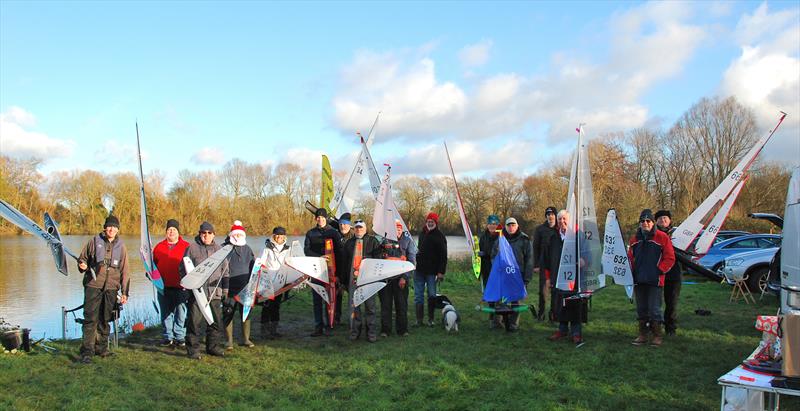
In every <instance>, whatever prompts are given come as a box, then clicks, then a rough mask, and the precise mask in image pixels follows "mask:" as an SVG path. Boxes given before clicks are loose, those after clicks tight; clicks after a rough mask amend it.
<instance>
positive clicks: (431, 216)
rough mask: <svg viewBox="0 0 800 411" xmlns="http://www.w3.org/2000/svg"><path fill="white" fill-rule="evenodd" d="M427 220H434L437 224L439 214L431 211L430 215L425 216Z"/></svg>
mask: <svg viewBox="0 0 800 411" xmlns="http://www.w3.org/2000/svg"><path fill="white" fill-rule="evenodd" d="M425 220H433V221H434V222H435V223H436V224H439V214H436V213H434V212H433V211H431V212H430V213H428V216H427V217H425Z"/></svg>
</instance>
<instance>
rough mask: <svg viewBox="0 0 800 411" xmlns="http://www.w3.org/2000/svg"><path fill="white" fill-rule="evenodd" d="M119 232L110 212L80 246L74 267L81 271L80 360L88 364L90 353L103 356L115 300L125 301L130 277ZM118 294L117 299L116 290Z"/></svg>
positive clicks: (106, 354) (123, 302)
mask: <svg viewBox="0 0 800 411" xmlns="http://www.w3.org/2000/svg"><path fill="white" fill-rule="evenodd" d="M117 234H119V219H117V217H115V216H113V215H110V216H108V218H106V221H105V223H104V224H103V231H102V232H101V233H100V234H97V235H95V236H94V237H92V238H91V239H89V242H87V243H86V245H85V246H84V247H83V250H81V254H80V256H79V257H78V270H79V271H80V272H82V273H84V275H83V287H84V288H83V319H84V321H83V343H82V344H81V351H80V354H81V362H82V363H84V364H89V363H91V362H92V356H93V355H98V356H100V357H107V356H109V355H111V352H109V351H108V334H109V332H110V330H111V327H110V326H109V325H108V323H109V322H111V321H113V320H114V309H115V308H116V304H117V301H119V303H120V304H125V303H126V302H128V291H129V289H130V277H129V276H128V251H127V250H126V249H125V244H123V243H122V239H121V238H119V236H118V235H117ZM120 290H121V291H122V295H121V296H119V299H117V293H118V292H120Z"/></svg>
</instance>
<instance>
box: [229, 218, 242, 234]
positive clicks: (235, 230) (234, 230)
mask: <svg viewBox="0 0 800 411" xmlns="http://www.w3.org/2000/svg"><path fill="white" fill-rule="evenodd" d="M236 234H241V235H243V236H247V233H245V232H244V227H243V226H242V222H241V221H239V220H236V221H234V222H233V225H232V226H231V232H230V233H229V234H228V235H229V236H231V237H233V236H234V235H236Z"/></svg>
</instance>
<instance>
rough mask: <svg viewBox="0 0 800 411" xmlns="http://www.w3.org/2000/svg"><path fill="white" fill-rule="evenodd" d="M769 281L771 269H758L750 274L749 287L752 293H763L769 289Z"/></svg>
mask: <svg viewBox="0 0 800 411" xmlns="http://www.w3.org/2000/svg"><path fill="white" fill-rule="evenodd" d="M768 281H769V267H760V268H756V269H755V270H753V271H752V272H751V273H750V278H748V279H747V287H748V288H750V291H751V292H754V293H762V292H764V291H765V290H766V289H767V282H768Z"/></svg>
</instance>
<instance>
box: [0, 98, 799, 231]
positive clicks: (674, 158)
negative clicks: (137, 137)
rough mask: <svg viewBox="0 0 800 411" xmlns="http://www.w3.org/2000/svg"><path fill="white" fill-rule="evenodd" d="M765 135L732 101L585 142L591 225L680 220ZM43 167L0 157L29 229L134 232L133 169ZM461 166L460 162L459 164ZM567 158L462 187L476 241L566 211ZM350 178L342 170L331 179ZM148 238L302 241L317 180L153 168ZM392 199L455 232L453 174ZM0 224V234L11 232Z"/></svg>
mask: <svg viewBox="0 0 800 411" xmlns="http://www.w3.org/2000/svg"><path fill="white" fill-rule="evenodd" d="M765 132H766V130H761V129H756V126H755V119H754V115H753V113H752V111H751V110H749V109H747V108H745V107H743V106H742V105H741V104H739V103H738V102H737V101H736V100H735V99H734V98H733V97H731V98H727V99H717V98H714V99H708V98H704V99H702V100H700V101H699V102H698V103H697V104H695V105H694V106H692V107H691V108H690V109H689V110H688V111H687V112H686V113H684V114H683V115H682V116H681V117H680V118H679V119H678V120H677V121H676V122H675V124H674V125H672V127H670V128H669V129H667V130H657V129H649V128H640V129H635V130H630V131H628V132H625V133H617V134H609V135H604V136H600V137H599V138H596V139H593V140H592V141H591V143H590V145H589V157H590V162H591V173H592V182H593V186H594V196H595V203H596V208H597V210H598V216H597V218H598V223H599V224H600V226H601V227H602V225H603V223H604V221H605V211H606V210H607V209H608V208H611V207H613V208H616V209H617V214H618V215H619V216H620V219H621V223H622V225H623V229H624V230H626V231H629V232H631V231H633V230H634V229H635V227H636V222H637V218H638V216H639V211H640V210H641V209H642V208H653V209H654V210H655V209H659V208H665V209H670V210H672V214H673V219H674V220H675V221H676V222H680V221H681V220H682V219H683V218H685V217H686V216H687V215H688V214H689V213H690V212H691V211H692V210H693V209H694V208H695V207H696V206H697V205H698V204H699V203H700V202H702V200H703V199H704V198H705V197H706V196H707V195H708V194H709V193H710V192H711V191H712V190H713V189H714V188H715V187H716V186H717V185H718V184H719V182H720V181H722V179H723V178H725V176H726V175H727V174H728V173H729V172H730V171H731V170H732V169H733V168H734V167H735V166H736V164H737V163H738V161H739V159H740V158H741V157H742V156H743V155H744V154H745V152H747V150H749V149H750V147H751V146H752V145H753V144H754V143H755V141H756V140H757V139H758V138H759V137H760V136H761V135H762V133H765ZM41 164H42V161H41V160H39V159H14V158H11V157H8V156H5V155H2V156H0V170H2V174H0V198H2V199H3V200H5V201H7V202H9V203H10V204H12V205H13V206H15V207H17V208H18V209H19V210H21V211H22V212H23V213H25V214H26V215H28V216H29V217H31V218H33V219H34V220H35V221H38V220H40V219H41V214H42V212H44V211H48V212H50V213H51V215H53V216H54V218H55V219H56V220H57V221H58V222H59V224H60V230H61V232H62V233H65V234H89V233H95V232H97V231H98V230H99V229H100V226H101V224H102V222H103V220H104V218H105V217H106V216H107V215H108V214H109V212H112V213H113V214H115V215H116V216H117V217H119V219H120V221H121V222H122V232H123V233H129V234H133V233H137V232H138V230H139V228H138V227H139V224H140V222H139V179H138V176H137V175H136V174H134V173H133V172H128V173H116V174H104V173H101V172H99V171H94V170H85V171H78V170H74V171H63V172H55V173H52V174H50V175H48V176H42V175H41V174H40V173H39V172H38V168H39V167H40V166H41ZM456 166H457V165H456ZM569 170H570V162H569V160H562V161H561V162H552V163H551V164H549V165H548V166H546V167H542V169H541V170H540V171H537V172H535V173H533V174H531V175H518V174H514V173H510V172H500V173H496V174H494V175H490V176H486V177H482V178H470V177H460V178H459V181H458V185H459V189H460V192H461V196H462V199H463V202H464V208H465V210H466V214H467V218H468V219H469V222H470V225H471V227H472V231H473V233H476V234H478V233H479V232H480V231H481V230H482V229H483V227H484V223H485V220H486V216H487V215H489V214H497V215H499V216H500V217H501V218H502V219H505V218H506V217H509V216H513V217H516V218H517V220H519V221H520V225H521V226H522V227H523V229H524V230H526V231H528V232H530V231H532V230H533V228H534V227H535V226H536V225H537V224H539V223H541V221H543V219H544V209H545V207H547V206H551V205H552V206H555V207H557V208H559V209H560V208H563V207H564V204H565V203H566V192H567V186H568V180H569ZM347 171H349V170H339V171H338V172H337V173H336V174H335V178H336V179H337V180H341V179H343V178H344V175H345V174H346V172H347ZM789 176H790V170H789V169H788V168H787V167H786V166H783V165H780V164H778V163H772V162H763V161H760V162H758V163H756V164H755V165H754V166H753V168H752V169H751V171H750V179H749V181H748V182H747V184H746V185H745V187H744V190H743V191H742V193H741V195H740V196H739V199H738V200H737V202H736V205H735V207H734V208H733V211H732V212H731V214H730V216H729V218H728V220H727V221H726V223H725V226H724V227H723V228H725V229H745V230H751V231H768V230H770V226H769V224H768V223H765V222H763V221H756V220H752V219H750V218H748V217H747V213H749V212H755V211H758V212H773V213H777V214H779V215H781V214H782V213H783V207H784V202H785V199H786V189H787V186H788V181H789ZM145 180H146V181H145V187H146V197H147V203H148V214H149V215H148V219H149V222H150V231H151V232H153V233H160V232H161V231H162V230H163V227H164V224H165V222H166V220H167V219H169V218H176V219H178V220H179V221H180V223H181V226H182V228H183V230H182V231H183V232H184V233H187V234H193V233H194V232H195V231H196V230H197V227H198V226H199V225H200V223H201V222H202V221H204V220H207V221H210V222H212V223H213V224H214V225H215V226H216V227H217V231H218V232H220V233H224V232H225V231H227V228H228V227H229V226H230V225H231V223H232V222H233V221H234V220H237V219H238V220H241V221H242V222H243V223H244V225H245V227H246V228H247V229H248V233H250V234H251V235H252V234H255V235H263V234H267V233H269V232H271V229H272V227H274V226H276V225H282V226H284V227H286V228H287V230H288V231H289V232H290V233H292V234H301V233H303V232H304V231H305V230H307V229H308V228H309V227H310V226H311V225H312V224H313V218H312V215H311V214H310V213H309V212H308V211H307V210H306V209H305V207H304V203H305V201H306V200H310V201H311V202H312V203H316V202H317V201H318V199H319V192H320V185H321V183H320V172H319V171H317V172H313V173H309V172H308V171H307V170H304V169H303V168H301V167H300V166H298V165H296V164H291V163H283V164H278V165H275V166H264V165H261V164H254V163H248V162H246V161H243V160H241V159H233V160H231V161H229V162H228V163H226V164H225V165H224V166H223V167H222V169H221V170H219V171H216V172H215V171H199V172H192V171H189V170H182V171H180V172H179V174H178V176H177V181H176V182H175V183H174V184H173V185H172V186H171V187H165V186H164V181H165V176H164V174H163V172H161V171H153V172H150V173H149V174H148V175H147V176H146V179H145ZM393 186H394V191H393V194H394V198H395V202H396V203H397V205H398V208H399V209H400V213H401V215H402V216H403V217H404V219H405V220H406V222H407V224H408V226H409V228H410V229H411V231H412V232H415V233H416V232H418V231H419V230H420V229H421V227H422V226H423V224H424V219H425V216H426V215H427V213H428V212H430V211H435V212H437V213H438V214H439V215H440V227H441V228H442V230H443V231H444V232H445V233H447V234H456V235H458V234H461V233H463V231H462V228H461V223H460V220H459V217H458V211H457V208H456V203H455V193H454V188H453V183H452V179H451V178H450V177H449V176H434V177H419V176H403V177H400V178H397V179H396V180H395V181H394V183H393ZM361 200H362V201H360V202H359V205H358V206H357V214H358V216H359V217H360V218H363V219H364V220H365V221H367V222H368V223H369V220H371V216H372V211H373V208H374V201H373V200H372V199H371V197H370V195H369V193H368V192H367V191H366V190H364V193H363V194H362V199H361ZM19 232H20V231H19V230H17V229H16V228H15V227H13V226H12V225H10V224H9V223H7V222H5V221H4V220H2V221H0V233H4V234H12V233H19Z"/></svg>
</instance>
